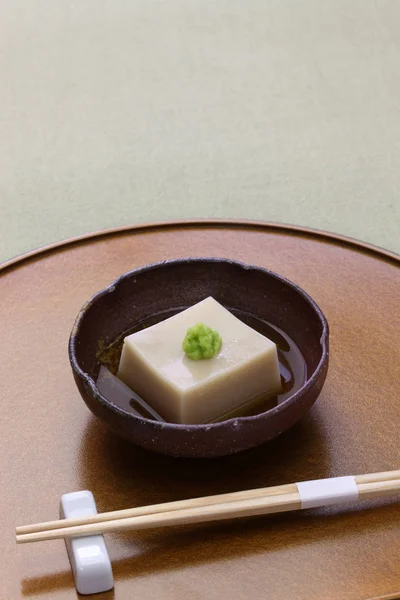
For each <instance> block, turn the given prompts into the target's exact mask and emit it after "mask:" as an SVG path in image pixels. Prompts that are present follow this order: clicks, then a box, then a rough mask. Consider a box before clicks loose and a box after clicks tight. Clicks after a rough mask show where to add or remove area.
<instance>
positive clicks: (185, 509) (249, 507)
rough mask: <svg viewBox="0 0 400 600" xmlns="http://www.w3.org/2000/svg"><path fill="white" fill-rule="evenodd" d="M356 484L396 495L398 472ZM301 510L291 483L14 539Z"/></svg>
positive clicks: (52, 527)
mask: <svg viewBox="0 0 400 600" xmlns="http://www.w3.org/2000/svg"><path fill="white" fill-rule="evenodd" d="M354 480H355V483H356V485H357V489H358V498H359V499H360V500H362V499H367V498H375V497H379V496H386V495H390V494H395V493H399V492H400V470H398V471H386V472H382V473H372V474H367V475H358V476H356V477H355V478H354ZM332 481H333V480H332ZM322 505H323V504H321V506H322ZM301 508H302V501H301V496H300V493H299V491H298V487H297V484H296V483H292V484H287V485H281V486H275V487H269V488H261V489H255V490H247V491H241V492H233V493H230V494H220V495H216V496H207V497H204V498H193V499H189V500H179V501H177V502H167V503H163V504H156V505H150V506H144V507H138V508H132V509H126V510H120V511H114V512H107V513H100V514H98V515H94V516H93V517H89V518H85V519H62V520H58V521H50V522H48V523H39V524H35V525H28V526H23V527H17V528H16V533H17V535H16V541H17V543H27V542H35V541H45V540H51V539H60V538H66V537H68V538H69V537H78V536H79V537H80V536H87V535H95V534H102V533H109V532H116V531H126V530H139V529H145V528H152V527H166V526H172V525H184V524H189V523H201V522H210V521H215V520H224V519H233V518H239V517H248V516H256V515H262V514H272V513H278V512H286V511H290V510H298V509H301Z"/></svg>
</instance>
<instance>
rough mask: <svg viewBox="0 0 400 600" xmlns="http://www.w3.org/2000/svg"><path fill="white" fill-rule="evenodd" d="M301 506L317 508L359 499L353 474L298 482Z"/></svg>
mask: <svg viewBox="0 0 400 600" xmlns="http://www.w3.org/2000/svg"><path fill="white" fill-rule="evenodd" d="M296 485H297V489H298V490H299V494H300V499H301V508H316V507H317V506H328V505H330V504H337V503H338V502H352V501H354V500H358V487H357V484H356V480H355V478H354V477H353V476H352V475H349V476H346V477H331V478H329V479H315V480H313V481H302V482H300V483H296Z"/></svg>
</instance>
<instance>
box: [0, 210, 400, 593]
mask: <svg viewBox="0 0 400 600" xmlns="http://www.w3.org/2000/svg"><path fill="white" fill-rule="evenodd" d="M185 256H219V257H228V258H233V259H237V260H240V261H243V262H247V263H251V264H258V265H261V266H264V267H267V268H269V269H271V270H273V271H277V272H279V273H282V274H283V275H284V276H286V277H288V278H289V279H291V280H292V281H294V282H296V283H298V284H299V285H300V286H301V287H303V288H304V289H305V290H306V291H307V292H308V293H309V294H311V296H313V297H314V298H315V300H316V301H317V303H318V304H319V305H320V306H321V308H322V310H323V311H324V313H325V314H326V316H327V318H328V321H329V325H330V330H331V363H330V371H329V374H328V379H327V382H326V385H325V387H324V390H323V392H322V394H321V396H320V398H319V400H318V401H317V403H316V405H315V406H314V408H313V409H312V410H311V412H310V413H309V415H308V416H307V417H306V418H305V419H303V420H302V421H301V423H300V424H298V425H297V426H296V427H294V428H293V429H291V430H290V431H289V432H287V433H286V434H284V435H282V436H280V437H279V438H277V439H275V440H274V441H272V442H270V443H268V444H266V445H263V446H261V447H259V448H257V449H255V450H251V451H248V452H246V453H243V454H240V455H236V456H231V457H227V458H220V459H211V460H193V459H192V460H183V459H173V458H168V457H165V456H159V455H153V454H150V453H147V452H145V451H144V450H140V449H138V448H136V447H134V446H131V445H129V444H127V443H125V442H123V441H121V440H119V439H117V438H116V437H114V436H113V435H112V434H111V433H109V432H108V431H107V430H106V429H104V428H103V426H102V425H101V424H100V422H99V421H98V420H96V419H95V418H94V417H93V416H92V415H91V414H90V413H89V411H88V409H87V408H86V406H85V405H84V403H83V402H82V400H81V399H80V396H79V393H78V391H77V389H76V387H75V384H74V381H73V378H72V374H71V370H70V366H69V362H68V355H67V342H68V336H69V332H70V330H71V327H72V324H73V322H74V319H75V316H76V314H77V312H78V310H79V308H80V307H81V306H82V304H83V303H84V302H85V301H86V300H87V298H89V297H90V296H91V295H92V294H93V293H94V292H96V291H97V290H98V289H100V288H103V287H105V286H106V285H107V284H108V283H110V282H111V281H113V280H114V279H115V278H116V277H118V275H120V274H121V273H123V272H124V271H128V270H130V269H133V268H134V267H138V266H139V265H144V264H146V263H152V262H156V261H159V260H163V259H166V258H179V257H185ZM399 267H400V257H398V256H396V255H394V254H391V253H389V252H385V251H381V250H379V249H377V248H374V247H371V246H368V245H365V244H360V243H357V242H354V241H352V240H349V239H345V238H341V237H336V236H333V235H329V234H324V233H318V232H314V231H309V230H305V229H300V228H291V227H285V226H275V225H269V224H263V223H238V222H186V223H170V224H158V225H153V226H149V225H146V226H139V227H133V228H123V229H119V230H114V231H108V232H101V233H100V234H96V235H93V236H86V237H84V238H80V239H78V240H72V241H69V242H65V243H63V244H57V245H55V246H51V247H48V248H45V249H42V250H39V251H37V252H34V253H30V254H29V255H26V256H24V257H21V258H18V259H15V260H13V261H9V262H8V263H6V264H4V265H3V266H2V267H1V270H0V275H1V278H0V283H1V298H2V307H3V310H2V319H1V321H0V332H1V339H2V360H1V361H0V374H1V382H2V421H1V427H2V433H1V442H2V451H1V455H0V456H1V458H0V468H1V472H2V474H3V488H2V494H1V500H0V502H1V505H0V506H1V514H2V520H1V525H0V531H1V539H2V548H3V552H4V556H3V557H2V566H3V576H2V579H1V582H0V597H1V598H3V597H4V598H13V600H14V599H17V598H26V597H29V598H32V597H36V596H38V597H39V596H40V597H42V598H43V597H49V598H52V599H53V598H57V599H58V598H73V597H75V591H74V587H73V579H72V575H71V571H70V567H69V563H68V558H67V554H66V551H65V547H64V544H63V542H62V541H55V542H47V543H42V544H36V545H29V544H28V545H23V546H17V545H16V544H15V542H14V527H15V526H16V525H22V524H26V523H30V522H36V521H41V520H48V519H51V518H56V517H57V514H58V503H59V499H60V496H61V495H62V494H63V493H65V492H70V491H76V490H79V489H90V490H92V491H93V493H94V496H95V498H96V501H97V505H98V509H99V510H100V511H103V510H113V509H119V508H127V507H131V506H135V505H142V504H149V503H156V502H165V501H170V500H175V499H182V498H189V497H193V496H204V495H207V494H214V493H223V492H228V491H235V490H242V489H248V488H255V487H264V486H268V485H277V484H284V483H289V482H294V481H300V480H304V479H314V478H319V477H330V476H337V475H348V474H361V473H367V472H374V471H384V470H390V469H398V468H399V451H398V448H399V425H400V403H399V389H400V385H399V381H400V366H399V365H400V343H399V339H400V323H399V298H400V268H399ZM396 500H398V497H395V498H393V499H392V500H385V501H384V500H376V501H370V502H365V503H363V504H362V505H357V506H354V505H349V506H347V507H343V506H341V507H332V508H329V509H320V510H312V511H305V512H298V513H291V514H286V515H283V516H271V517H263V518H256V519H250V520H243V521H235V522H233V521H232V522H225V523H223V524H211V525H204V526H199V525H198V526H196V527H186V528H179V529H178V528H177V529H169V530H167V529H164V530H155V531H148V532H138V533H130V534H123V535H122V534H121V535H114V536H108V537H107V545H108V549H109V553H110V557H111V560H112V562H113V568H114V576H115V589H114V591H113V592H109V593H106V594H104V595H103V596H102V598H104V599H105V600H107V598H109V599H110V598H115V599H117V600H119V599H123V598H124V599H127V600H128V599H131V598H141V600H154V598H157V599H158V600H176V599H177V598H184V599H185V600H191V599H193V600H194V599H196V600H200V599H203V598H207V600H214V599H215V600H217V599H218V600H228V599H229V600H230V599H231V598H235V600H260V598H262V599H263V600H269V599H271V600H272V599H273V600H275V599H281V598H296V600H303V599H304V600H306V599H307V600H308V599H310V598H315V599H321V598H323V599H324V600H331V599H332V600H333V599H334V600H337V599H338V598H340V599H341V600H365V599H367V598H371V599H372V598H385V599H386V600H387V599H388V598H397V597H398V595H399V593H400V581H399V540H400V518H399V517H400V510H399V504H398V503H396Z"/></svg>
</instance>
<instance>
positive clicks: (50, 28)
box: [0, 0, 400, 260]
mask: <svg viewBox="0 0 400 600" xmlns="http://www.w3.org/2000/svg"><path fill="white" fill-rule="evenodd" d="M399 23H400V2H398V1H397V0H376V1H373V0H350V1H349V0H303V1H299V0H292V1H290V0H246V1H243V0H240V1H238V0H169V1H164V0H77V1H74V0H57V1H55V2H49V1H48V0H35V1H32V0H3V2H2V3H1V8H0V86H1V87H0V159H1V169H0V260H4V259H7V258H9V257H11V256H14V255H16V254H19V253H21V252H24V251H26V250H29V249H32V248H34V247H37V246H40V245H42V244H45V243H49V242H52V241H56V240H59V239H62V238H66V237H70V236H73V235H77V234H81V233H86V232H89V231H93V230H97V229H101V228H104V227H110V226H116V225H122V224H131V223H132V224H134V223H139V222H142V221H153V220H163V219H172V218H175V219H176V218H193V217H232V218H234V217H238V218H250V219H265V220H270V221H281V222H288V223H296V224H301V225H309V226H312V227H317V228H322V229H327V230H330V231H335V232H339V233H342V234H346V235H350V236H354V237H357V238H361V239H364V240H367V241H370V242H373V243H375V244H378V245H381V246H385V247H387V248H389V249H392V250H396V251H400V235H399V233H400V199H399V190H400V77H399V65H400V62H399V60H400V58H399V57H400V36H399Z"/></svg>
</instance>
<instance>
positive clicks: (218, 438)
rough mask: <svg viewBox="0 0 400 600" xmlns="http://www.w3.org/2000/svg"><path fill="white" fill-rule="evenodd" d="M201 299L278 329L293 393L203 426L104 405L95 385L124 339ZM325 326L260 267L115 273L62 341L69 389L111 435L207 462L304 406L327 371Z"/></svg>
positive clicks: (279, 426)
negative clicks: (292, 374)
mask: <svg viewBox="0 0 400 600" xmlns="http://www.w3.org/2000/svg"><path fill="white" fill-rule="evenodd" d="M207 296H213V297H214V298H215V299H216V300H217V301H218V302H220V303H221V304H223V305H224V306H226V307H227V308H229V309H230V310H232V311H233V312H234V313H236V314H239V315H240V314H245V315H248V316H249V317H250V318H253V319H255V320H256V321H260V322H263V321H267V322H269V323H271V324H272V325H274V326H277V327H279V328H280V329H281V330H282V331H284V332H285V333H286V334H287V336H289V338H291V339H292V340H293V341H294V342H295V343H296V344H297V346H298V348H299V349H300V350H301V353H302V355H303V357H304V360H305V365H306V370H307V375H306V378H305V382H304V383H303V384H302V385H301V387H300V389H298V390H297V391H295V392H294V393H293V394H289V397H287V396H286V397H284V398H283V400H282V401H281V402H280V403H278V404H277V405H276V406H274V407H273V408H270V409H269V410H266V411H265V412H262V413H260V414H256V415H254V416H246V417H235V418H232V419H229V420H227V421H222V422H219V423H214V424H211V425H210V424H207V425H178V424H174V423H160V422H158V421H153V420H150V419H146V418H142V417H140V416H137V415H135V414H133V413H132V412H129V411H128V410H125V409H123V408H120V407H118V406H116V405H115V404H113V403H112V402H110V401H109V400H107V399H106V398H105V397H104V396H103V395H102V394H101V393H100V392H99V390H98V389H97V387H96V383H95V381H96V377H97V374H98V372H99V368H100V365H101V363H103V364H104V363H105V364H106V365H107V366H108V367H109V368H110V369H111V370H112V369H113V367H114V368H115V366H116V365H117V364H118V360H119V355H120V351H121V345H122V339H123V337H124V335H126V334H127V333H130V332H132V331H134V330H138V329H140V328H142V327H143V326H145V325H149V324H153V323H156V322H158V321H160V320H162V319H164V318H166V316H170V315H171V314H173V313H175V312H178V311H179V310H183V309H185V308H187V307H189V306H191V305H193V304H195V303H196V302H199V301H201V300H203V299H204V298H205V297H207ZM328 338H329V330H328V324H327V321H326V319H325V317H324V315H323V313H322V312H321V310H320V308H319V307H318V306H317V304H316V303H315V302H314V300H312V298H310V296H308V294H306V293H305V292H304V291H303V290H302V289H301V288H299V287H298V286H297V285H295V284H294V283H291V282H290V281H288V280H287V279H285V278H284V277H281V276H280V275H277V274H276V273H272V272H271V271H268V270H267V269H263V268H261V267H254V266H248V265H244V264H242V263H238V262H235V261H232V260H227V259H215V258H200V259H199V258H195V259H183V260H170V261H166V262H162V263H158V264H154V265H150V266H147V267H142V268H140V269H136V270H134V271H130V272H129V273H125V274H124V275H122V276H121V277H120V278H119V279H117V281H115V282H114V283H112V284H111V285H110V286H109V287H107V288H106V289H104V290H102V291H100V292H99V293H97V294H96V295H95V296H94V297H93V298H92V299H91V300H89V301H88V302H87V303H86V304H85V306H84V307H83V308H82V309H81V311H80V313H79V315H78V317H77V320H76V323H75V325H74V328H73V330H72V333H71V337H70V341H69V357H70V362H71V366H72V370H73V374H74V378H75V381H76V384H77V386H78V388H79V391H80V394H81V396H82V398H83V400H84V401H85V402H86V404H87V406H88V407H89V408H90V410H91V411H92V412H93V413H94V414H95V415H96V416H98V417H99V418H100V419H102V420H103V421H104V422H105V423H106V424H107V425H108V426H109V428H110V429H111V430H112V431H114V432H115V433H116V434H118V435H120V436H122V437H124V438H126V439H128V440H130V441H131V442H134V443H135V444H137V445H139V446H142V447H143V448H147V449H149V450H154V451H156V452H160V453H163V454H169V455H172V456H185V457H213V456H224V455H228V454H233V453H236V452H241V451H243V450H246V449H248V448H251V447H253V446H257V445H259V444H262V443H263V442H266V441H267V440H269V439H271V438H273V437H275V436H277V435H279V434H280V433H282V432H283V431H285V430H287V429H288V428H289V427H291V426H292V425H294V424H295V423H296V422H297V421H298V420H299V419H301V418H302V417H303V415H304V414H305V413H306V412H307V411H308V410H309V409H310V408H311V406H312V405H313V404H314V402H315V400H316V399H317V397H318V395H319V393H320V392H321V389H322V386H323V384H324V382H325V379H326V374H327V370H328V358H329V350H328Z"/></svg>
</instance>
